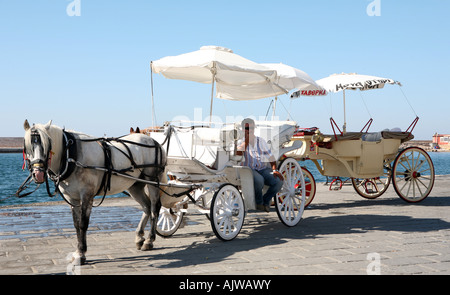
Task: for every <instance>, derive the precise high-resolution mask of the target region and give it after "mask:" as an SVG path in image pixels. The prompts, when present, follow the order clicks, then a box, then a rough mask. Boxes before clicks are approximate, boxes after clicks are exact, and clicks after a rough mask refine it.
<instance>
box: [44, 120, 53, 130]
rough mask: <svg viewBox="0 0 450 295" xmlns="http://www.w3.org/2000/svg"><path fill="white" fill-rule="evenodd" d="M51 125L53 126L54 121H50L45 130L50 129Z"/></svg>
mask: <svg viewBox="0 0 450 295" xmlns="http://www.w3.org/2000/svg"><path fill="white" fill-rule="evenodd" d="M50 125H52V120H50V121H48V123H47V124H45V126H44V127H45V130H48V129H50Z"/></svg>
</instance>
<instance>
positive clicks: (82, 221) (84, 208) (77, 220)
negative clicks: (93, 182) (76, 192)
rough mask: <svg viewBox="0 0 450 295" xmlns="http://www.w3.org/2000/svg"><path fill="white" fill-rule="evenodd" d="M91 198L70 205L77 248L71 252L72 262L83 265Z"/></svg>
mask: <svg viewBox="0 0 450 295" xmlns="http://www.w3.org/2000/svg"><path fill="white" fill-rule="evenodd" d="M92 200H93V199H91V200H90V201H88V202H82V203H81V206H80V205H75V206H72V216H73V224H74V226H75V229H76V232H77V240H78V246H77V250H76V251H75V253H74V254H73V262H74V264H78V265H83V264H85V263H86V256H85V254H86V251H87V243H86V232H87V230H88V227H89V218H90V215H91V209H92Z"/></svg>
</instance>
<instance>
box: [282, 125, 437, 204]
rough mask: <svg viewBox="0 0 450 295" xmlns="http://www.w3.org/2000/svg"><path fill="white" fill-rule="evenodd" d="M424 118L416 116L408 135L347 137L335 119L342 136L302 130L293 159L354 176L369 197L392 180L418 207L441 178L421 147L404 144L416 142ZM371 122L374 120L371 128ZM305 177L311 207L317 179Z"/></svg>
mask: <svg viewBox="0 0 450 295" xmlns="http://www.w3.org/2000/svg"><path fill="white" fill-rule="evenodd" d="M418 120H419V118H418V117H416V118H415V119H414V121H413V122H412V124H411V125H410V126H409V127H408V129H406V131H403V132H402V131H399V130H395V131H389V130H385V131H381V132H368V131H367V130H366V131H363V130H364V129H365V128H363V130H361V131H360V132H346V133H344V132H341V131H340V129H339V128H338V127H337V125H335V123H334V120H333V119H330V122H331V124H332V126H335V127H336V128H337V130H339V132H335V133H334V134H331V135H324V134H322V133H321V132H320V131H319V130H318V129H317V128H314V129H304V130H297V132H296V135H295V136H293V138H292V142H291V144H296V142H297V141H300V142H301V143H302V146H301V149H297V150H295V151H292V152H290V153H288V156H290V157H293V158H295V159H297V160H299V161H304V160H311V161H312V162H313V163H314V164H315V166H316V167H317V169H318V171H319V172H320V173H321V174H322V175H324V176H330V177H348V178H351V181H352V186H353V188H354V189H355V191H356V192H357V193H358V194H359V195H360V196H362V197H364V198H367V199H375V198H377V197H379V196H381V195H382V194H383V193H384V192H385V191H386V190H387V188H388V187H389V185H390V183H391V182H392V184H393V186H394V189H395V192H396V193H397V195H398V196H399V197H400V198H402V199H403V200H405V201H407V202H410V203H417V202H420V201H422V200H424V199H425V198H426V197H427V196H428V195H429V194H430V192H431V190H432V188H433V185H434V178H435V176H434V166H433V162H432V160H431V158H430V156H429V155H428V153H427V152H426V151H425V150H423V149H422V148H420V147H415V146H412V147H407V148H404V149H400V146H401V144H402V143H404V142H406V141H409V140H411V139H412V138H414V136H413V135H412V130H413V129H414V126H415V125H416V124H417V121H418ZM369 123H371V120H369V122H368V124H367V125H366V126H365V127H368V126H369ZM333 130H334V128H333ZM303 169H304V168H303ZM304 173H305V177H306V188H307V191H306V204H305V205H306V206H308V205H309V204H310V203H311V202H312V200H313V198H314V195H315V180H314V177H313V176H312V174H311V173H310V172H309V171H308V170H306V169H304ZM338 179H339V178H338ZM338 181H339V180H338Z"/></svg>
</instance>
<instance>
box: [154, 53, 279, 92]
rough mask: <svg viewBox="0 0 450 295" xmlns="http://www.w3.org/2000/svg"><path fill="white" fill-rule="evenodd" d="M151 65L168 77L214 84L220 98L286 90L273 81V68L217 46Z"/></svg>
mask: <svg viewBox="0 0 450 295" xmlns="http://www.w3.org/2000/svg"><path fill="white" fill-rule="evenodd" d="M151 66H152V70H153V72H155V73H161V74H162V75H163V76H164V77H166V78H169V79H180V80H188V81H195V82H200V83H212V84H214V83H216V96H217V97H218V98H223V99H231V100H250V99H259V98H265V97H272V96H276V95H279V94H284V93H287V90H286V89H284V88H283V87H280V86H279V85H278V84H277V83H276V77H277V72H276V71H275V70H272V69H269V68H267V67H265V66H263V65H260V64H258V63H256V62H253V61H251V60H248V59H246V58H243V57H241V56H239V55H237V54H234V53H233V51H232V50H231V49H227V48H224V47H219V46H203V47H201V48H200V50H197V51H194V52H190V53H185V54H181V55H177V56H167V57H164V58H162V59H159V60H156V61H153V62H152V65H151Z"/></svg>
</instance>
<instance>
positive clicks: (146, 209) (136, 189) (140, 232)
mask: <svg viewBox="0 0 450 295" xmlns="http://www.w3.org/2000/svg"><path fill="white" fill-rule="evenodd" d="M144 187H145V184H143V183H135V184H134V185H133V186H132V187H130V188H129V189H128V191H129V193H130V195H131V197H132V198H133V199H134V200H135V201H136V202H138V203H139V205H141V207H142V211H143V213H142V217H141V221H140V222H139V225H138V227H137V228H136V238H135V243H136V248H137V249H138V250H142V251H145V250H149V246H148V245H145V244H144V243H145V238H144V230H145V226H146V225H147V222H148V219H149V217H150V210H151V203H150V199H149V198H148V197H147V196H146V194H145V193H144Z"/></svg>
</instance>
